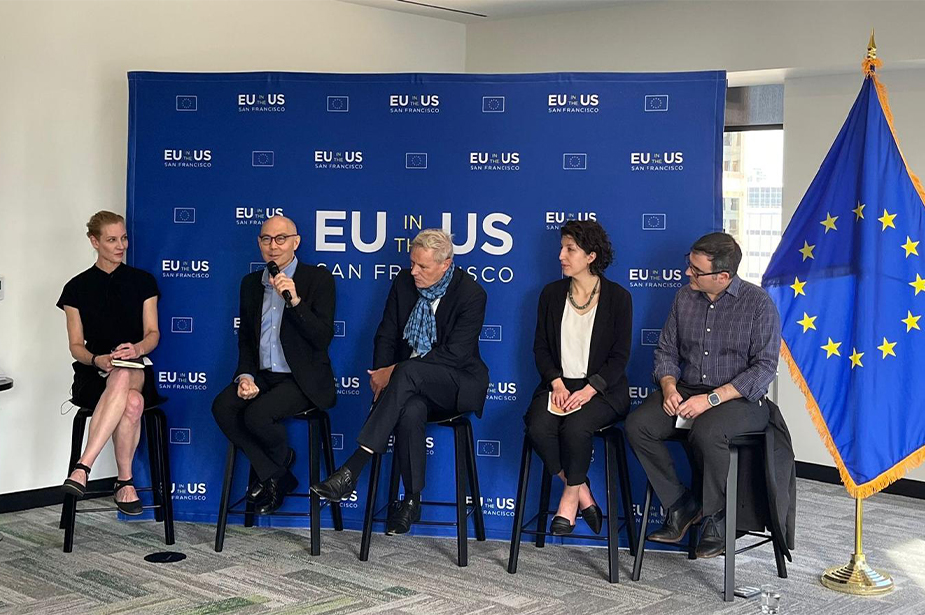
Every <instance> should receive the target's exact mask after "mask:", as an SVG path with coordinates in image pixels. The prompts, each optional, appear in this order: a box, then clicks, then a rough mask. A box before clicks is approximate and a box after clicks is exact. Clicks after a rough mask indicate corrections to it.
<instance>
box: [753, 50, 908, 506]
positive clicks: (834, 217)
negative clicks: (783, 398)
mask: <svg viewBox="0 0 925 615" xmlns="http://www.w3.org/2000/svg"><path fill="white" fill-rule="evenodd" d="M868 62H871V61H868ZM873 62H874V63H879V60H874V61H873ZM866 71H867V73H868V78H867V79H866V80H865V82H864V85H863V87H862V88H861V92H860V94H859V95H858V97H857V100H856V101H855V102H854V106H853V107H852V109H851V113H850V114H849V115H848V119H847V120H846V121H845V124H844V125H843V126H842V128H841V131H840V132H839V134H838V137H837V138H836V140H835V143H834V144H833V145H832V148H831V149H830V150H829V153H828V155H827V156H826V157H825V160H824V161H823V162H822V166H821V167H820V168H819V172H818V173H817V175H816V177H815V179H814V180H813V182H812V184H811V185H810V187H809V189H808V190H807V191H806V194H805V195H804V197H803V200H802V201H801V202H800V205H799V207H797V210H796V212H795V213H794V215H793V219H792V220H791V222H790V224H789V225H788V226H787V230H786V231H785V232H784V234H783V236H782V238H781V243H780V246H779V247H778V249H777V251H776V252H775V253H774V256H773V257H772V259H771V263H770V264H769V265H768V270H767V272H766V273H765V276H764V279H763V282H762V285H763V286H764V287H765V288H766V289H767V291H768V293H769V294H770V295H771V297H772V298H773V299H774V302H775V303H776V304H777V307H778V310H779V311H780V315H781V324H782V328H783V343H782V347H781V354H782V355H783V356H784V358H785V359H786V360H787V362H788V363H789V365H790V371H791V375H792V376H793V379H794V380H795V381H796V382H797V384H798V385H799V386H800V388H801V389H802V391H803V393H804V395H805V396H806V405H807V408H808V409H809V411H810V414H811V416H812V418H813V422H814V423H815V425H816V428H817V429H818V430H819V433H820V435H821V437H822V440H823V442H824V443H825V445H826V447H827V448H828V450H829V452H830V453H831V454H832V457H834V459H835V462H836V464H837V465H838V469H839V472H840V473H841V478H842V481H843V482H844V484H845V487H846V488H847V490H848V492H849V494H851V496H853V497H856V498H864V497H867V496H869V495H872V494H874V493H876V492H877V491H880V490H881V489H883V488H884V487H886V486H887V485H889V484H890V483H891V482H893V481H895V480H897V479H899V478H901V477H902V475H903V474H904V473H905V472H906V471H907V470H909V469H910V468H912V467H915V466H916V465H918V464H919V463H921V462H922V461H923V459H925V412H923V411H922V408H921V400H922V399H923V398H925V378H923V377H922V374H923V373H925V320H922V322H919V320H920V319H921V318H922V316H923V315H925V279H923V276H925V260H923V259H925V244H921V245H920V242H922V240H923V238H925V191H923V189H922V184H921V183H920V182H919V180H918V178H916V176H915V175H914V174H913V173H912V171H911V170H910V169H909V168H908V166H907V165H906V162H905V160H904V158H903V156H902V153H901V152H900V149H899V145H898V143H897V140H896V135H895V132H894V130H893V125H892V113H891V112H890V110H889V103H888V101H887V97H886V90H885V88H884V87H883V85H882V84H881V83H880V82H879V81H878V79H877V77H876V75H875V74H874V73H873V69H872V68H871V67H870V65H869V64H866Z"/></svg>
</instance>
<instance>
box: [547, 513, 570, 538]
mask: <svg viewBox="0 0 925 615" xmlns="http://www.w3.org/2000/svg"><path fill="white" fill-rule="evenodd" d="M574 531H575V524H574V523H572V522H571V521H569V520H568V519H566V518H565V517H560V516H559V515H556V516H555V517H553V518H552V523H550V524H549V533H550V534H552V535H553V536H565V535H567V534H571V533H572V532H574Z"/></svg>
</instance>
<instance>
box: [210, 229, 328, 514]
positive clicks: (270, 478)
mask: <svg viewBox="0 0 925 615" xmlns="http://www.w3.org/2000/svg"><path fill="white" fill-rule="evenodd" d="M300 241H301V238H300V237H299V234H298V230H297V229H296V225H295V223H294V222H293V221H292V220H290V219H289V218H285V217H283V216H273V217H271V218H269V219H268V220H267V221H266V222H264V223H263V225H262V226H261V228H260V235H259V236H258V245H259V246H260V253H261V255H262V256H263V260H264V261H265V262H266V263H267V267H266V269H264V270H263V271H257V272H253V273H250V274H248V275H246V276H244V279H242V280H241V299H240V316H241V320H240V325H239V329H238V367H237V369H236V370H235V374H234V380H233V382H232V383H231V384H229V385H228V386H227V387H225V389H223V390H222V392H221V393H219V394H218V396H217V397H216V398H215V401H214V402H213V403H212V414H213V416H214V417H215V422H216V423H218V426H219V427H220V428H221V430H222V431H223V432H224V433H225V435H226V436H227V437H228V439H229V440H230V441H231V442H233V443H234V444H235V445H237V446H238V447H240V448H241V449H242V450H243V451H244V454H245V455H246V456H247V458H248V459H249V460H250V462H251V465H252V466H253V468H254V471H255V472H256V473H257V478H258V480H257V481H256V482H255V483H254V484H252V485H250V486H249V487H248V492H247V497H248V499H249V500H251V501H252V502H254V503H255V504H256V506H257V512H259V513H260V514H270V513H273V512H275V511H276V510H278V509H279V507H280V506H282V503H283V498H285V496H286V495H287V494H288V493H291V492H292V490H293V489H295V487H296V486H297V485H298V481H297V480H296V478H295V476H293V474H292V472H290V470H289V469H290V468H291V467H292V464H293V462H294V461H295V452H294V451H293V450H292V449H291V448H289V445H288V443H287V439H286V428H285V426H284V425H283V424H282V420H283V419H285V418H287V417H290V416H293V415H296V414H298V413H300V412H304V411H305V410H306V409H308V408H311V407H318V408H320V409H327V408H330V407H332V406H334V404H335V403H336V393H335V390H334V373H333V372H332V370H331V360H330V358H329V357H328V346H329V345H330V343H331V339H332V338H333V337H334V278H333V276H332V275H331V273H330V272H328V270H327V269H324V268H323V267H318V266H314V265H306V264H304V263H300V262H299V259H298V258H297V257H296V256H295V251H296V249H297V248H298V247H299V242H300Z"/></svg>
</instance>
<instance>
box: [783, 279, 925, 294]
mask: <svg viewBox="0 0 925 615" xmlns="http://www.w3.org/2000/svg"><path fill="white" fill-rule="evenodd" d="M909 286H911V287H912V288H914V289H915V294H916V295H917V294H919V293H920V292H923V291H925V280H923V279H922V276H920V275H919V274H915V281H914V282H909ZM790 288H793V287H792V286H791V287H790ZM794 297H796V295H794Z"/></svg>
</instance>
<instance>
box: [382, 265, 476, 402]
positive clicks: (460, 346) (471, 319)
mask: <svg viewBox="0 0 925 615" xmlns="http://www.w3.org/2000/svg"><path fill="white" fill-rule="evenodd" d="M486 300H487V295H486V294H485V290H484V289H483V288H482V287H481V286H479V284H478V283H477V282H476V281H475V280H473V279H472V276H470V275H469V274H467V273H466V272H465V271H463V270H462V269H459V268H457V269H456V270H455V271H454V272H453V278H452V279H451V280H450V285H449V287H448V288H447V289H446V294H445V295H443V297H442V298H441V299H440V304H439V305H438V306H437V312H436V314H435V316H436V319H437V341H436V342H435V343H434V347H433V348H432V349H431V350H430V352H428V353H427V354H426V355H424V356H423V357H415V358H414V359H411V360H412V361H421V362H422V363H432V364H435V365H444V366H446V367H450V368H453V369H455V370H458V371H459V393H458V394H457V397H456V407H457V408H458V409H459V410H460V412H475V414H476V416H479V417H481V416H482V409H483V408H484V406H485V394H486V393H487V392H488V367H487V366H486V365H485V363H484V362H482V357H481V356H480V355H479V335H480V334H481V332H482V323H483V322H484V321H485V302H486ZM417 301H418V291H417V288H416V287H415V285H414V278H412V277H411V270H410V269H402V270H401V271H400V272H399V273H398V275H397V276H395V279H394V280H393V281H392V288H391V289H390V290H389V297H388V299H386V302H385V310H384V311H383V313H382V322H380V323H379V328H378V329H376V341H375V348H374V349H373V369H379V368H380V367H388V366H389V365H394V364H395V363H399V362H401V361H407V360H409V359H410V358H411V352H412V349H411V346H410V345H409V344H408V342H407V341H405V339H404V332H405V325H406V324H407V323H408V319H409V318H410V317H411V312H412V310H413V309H414V306H415V304H416V303H417Z"/></svg>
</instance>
